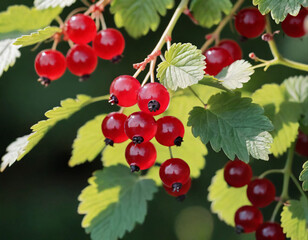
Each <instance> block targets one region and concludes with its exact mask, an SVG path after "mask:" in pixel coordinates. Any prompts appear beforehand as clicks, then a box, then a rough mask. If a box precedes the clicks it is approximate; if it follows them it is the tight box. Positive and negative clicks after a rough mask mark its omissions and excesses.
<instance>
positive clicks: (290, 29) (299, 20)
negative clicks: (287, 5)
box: [281, 8, 308, 38]
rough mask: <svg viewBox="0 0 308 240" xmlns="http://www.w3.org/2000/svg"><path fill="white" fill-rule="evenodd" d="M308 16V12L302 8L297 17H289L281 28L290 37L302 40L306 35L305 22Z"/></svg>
mask: <svg viewBox="0 0 308 240" xmlns="http://www.w3.org/2000/svg"><path fill="white" fill-rule="evenodd" d="M307 16H308V10H307V9H305V8H301V10H300V11H299V13H298V15H297V16H291V15H290V14H288V16H287V17H286V18H285V20H284V21H283V22H282V23H281V28H282V30H283V31H284V33H285V34H287V35H288V36H289V37H293V38H300V37H303V36H305V35H306V31H305V26H304V22H305V19H306V17H307Z"/></svg>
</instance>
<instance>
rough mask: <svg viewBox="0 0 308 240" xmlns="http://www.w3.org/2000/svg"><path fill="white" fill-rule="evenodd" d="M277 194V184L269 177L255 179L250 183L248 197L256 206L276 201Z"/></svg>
mask: <svg viewBox="0 0 308 240" xmlns="http://www.w3.org/2000/svg"><path fill="white" fill-rule="evenodd" d="M275 195H276V189H275V186H274V184H273V183H272V182H271V181H269V180H268V179H265V178H261V179H255V180H253V181H251V182H250V183H249V184H248V188H247V197H248V199H249V201H250V202H251V203H252V205H254V206H256V207H259V208H261V207H266V206H267V205H269V204H270V203H271V202H273V201H274V199H275Z"/></svg>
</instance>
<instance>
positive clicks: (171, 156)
mask: <svg viewBox="0 0 308 240" xmlns="http://www.w3.org/2000/svg"><path fill="white" fill-rule="evenodd" d="M169 153H170V158H173V154H172V149H171V147H169Z"/></svg>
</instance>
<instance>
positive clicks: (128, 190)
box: [78, 165, 157, 240]
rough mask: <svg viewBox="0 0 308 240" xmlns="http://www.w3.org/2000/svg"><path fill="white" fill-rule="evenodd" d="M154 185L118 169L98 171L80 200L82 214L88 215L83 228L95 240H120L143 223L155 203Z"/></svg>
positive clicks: (125, 170) (155, 188) (122, 169)
mask: <svg viewBox="0 0 308 240" xmlns="http://www.w3.org/2000/svg"><path fill="white" fill-rule="evenodd" d="M155 192H157V187H156V186H155V183H154V181H152V180H150V179H144V178H140V177H138V175H136V174H132V173H131V172H130V169H129V168H128V167H124V166H123V165H117V166H112V167H108V168H105V169H104V170H101V171H96V172H95V173H94V176H93V177H91V178H90V179H89V186H88V187H86V188H85V189H84V190H83V191H82V193H81V195H80V196H79V201H80V205H79V208H78V212H79V213H80V214H85V217H84V219H83V221H82V227H84V228H86V232H87V233H91V239H92V240H101V239H108V240H117V239H119V238H122V237H123V236H124V234H125V232H126V231H129V232H130V231H132V230H133V228H134V227H135V225H136V223H139V224H141V223H143V221H144V219H145V216H146V212H147V201H149V200H152V199H153V195H154V193H155Z"/></svg>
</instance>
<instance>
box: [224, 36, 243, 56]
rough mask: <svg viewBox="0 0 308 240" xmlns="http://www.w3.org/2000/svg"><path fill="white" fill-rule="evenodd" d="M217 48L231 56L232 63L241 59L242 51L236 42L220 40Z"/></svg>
mask: <svg viewBox="0 0 308 240" xmlns="http://www.w3.org/2000/svg"><path fill="white" fill-rule="evenodd" d="M218 47H221V48H223V49H226V50H227V51H228V53H229V54H230V55H231V57H232V59H233V61H236V60H240V59H242V56H243V54H242V49H241V47H240V45H238V43H237V42H235V41H233V40H231V39H224V40H221V41H220V42H219V44H218Z"/></svg>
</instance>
